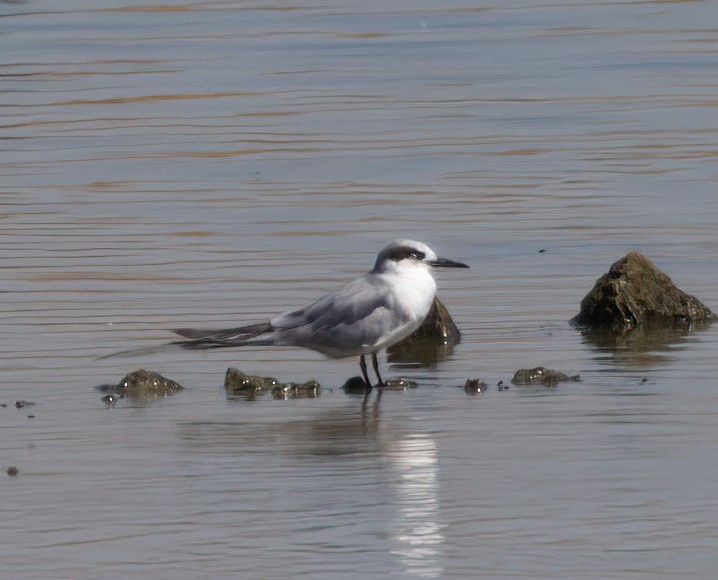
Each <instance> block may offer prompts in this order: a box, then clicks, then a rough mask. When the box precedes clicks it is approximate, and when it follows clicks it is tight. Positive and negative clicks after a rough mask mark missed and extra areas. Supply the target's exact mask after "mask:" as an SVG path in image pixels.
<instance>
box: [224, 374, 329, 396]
mask: <svg viewBox="0 0 718 580" xmlns="http://www.w3.org/2000/svg"><path fill="white" fill-rule="evenodd" d="M224 390H225V391H226V392H227V398H228V399H234V398H238V397H239V398H244V399H248V400H254V399H256V398H257V397H258V396H260V395H263V394H264V393H268V392H269V393H271V394H272V397H273V398H274V399H300V398H314V397H318V396H319V395H320V393H321V386H320V385H319V383H318V382H317V381H307V382H305V383H282V382H280V381H278V380H277V379H275V378H274V377H261V376H257V375H249V374H247V373H244V372H242V371H240V370H238V369H236V368H234V367H229V368H228V369H227V372H226V373H225V375H224Z"/></svg>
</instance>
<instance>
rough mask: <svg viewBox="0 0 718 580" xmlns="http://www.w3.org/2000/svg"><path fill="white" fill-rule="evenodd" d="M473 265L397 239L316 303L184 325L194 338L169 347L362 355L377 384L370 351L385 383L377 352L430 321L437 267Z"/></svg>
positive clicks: (182, 333) (186, 333)
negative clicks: (216, 323)
mask: <svg viewBox="0 0 718 580" xmlns="http://www.w3.org/2000/svg"><path fill="white" fill-rule="evenodd" d="M468 267H469V266H467V265H466V264H462V263H461V262H455V261H453V260H448V259H446V258H441V257H439V256H437V255H436V253H435V252H434V251H433V250H432V249H431V248H430V247H429V246H427V245H426V244H424V243H422V242H416V241H413V240H403V239H402V240H394V241H393V242H390V243H389V244H387V245H386V246H385V247H384V248H383V249H382V250H381V251H380V252H379V254H378V255H377V258H376V262H375V263H374V268H373V269H372V270H370V271H369V272H367V273H366V274H364V275H363V276H360V277H359V278H356V279H355V280H352V281H351V282H349V283H347V284H345V285H344V286H342V287H340V288H337V289H336V290H334V291H333V292H330V293H329V294H326V295H325V296H322V297H321V298H319V299H318V300H315V301H314V302H311V303H309V304H307V305H305V306H303V307H301V308H298V309H296V310H289V311H287V312H285V313H283V314H280V315H279V316H276V317H275V318H272V319H271V320H269V321H266V322H260V323H256V324H250V325H247V326H240V327H236V328H228V329H224V330H202V329H195V328H179V329H176V330H174V332H175V333H176V334H179V335H180V336H182V337H184V338H185V339H187V340H181V341H175V342H172V343H169V344H168V345H166V346H169V347H174V346H179V347H181V348H184V349H192V350H195V349H196V350H206V349H215V348H230V347H240V346H251V345H254V346H268V345H274V346H299V347H304V348H309V349H312V350H315V351H318V352H320V353H322V354H324V355H326V356H328V357H331V358H344V357H351V356H358V357H359V366H360V367H361V372H362V376H363V378H364V382H365V383H366V384H367V386H371V382H370V381H369V375H368V372H367V364H366V359H365V357H366V355H371V361H372V366H373V369H374V373H375V374H376V377H377V381H378V383H377V387H382V386H383V385H384V381H383V380H382V378H381V375H380V374H379V363H378V361H377V353H378V352H379V351H380V350H382V349H385V348H388V347H390V346H392V345H394V344H396V343H397V342H400V341H401V340H403V339H404V338H406V337H408V336H409V335H410V334H412V333H413V332H414V331H415V330H416V329H417V328H419V326H421V324H422V323H423V322H424V320H425V319H426V317H427V315H428V314H429V311H430V309H431V305H432V303H433V301H434V296H435V295H436V281H435V280H434V276H433V275H432V270H433V269H434V268H468ZM149 350H152V349H149ZM130 352H138V351H130ZM122 354H126V353H122Z"/></svg>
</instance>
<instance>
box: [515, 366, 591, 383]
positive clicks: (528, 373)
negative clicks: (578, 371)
mask: <svg viewBox="0 0 718 580" xmlns="http://www.w3.org/2000/svg"><path fill="white" fill-rule="evenodd" d="M580 380H581V375H573V376H569V375H567V374H566V373H562V372H561V371H554V370H551V369H547V368H546V367H536V368H533V369H519V370H517V371H516V372H515V373H514V376H513V378H512V379H511V382H512V383H513V384H514V385H544V386H547V387H554V386H556V385H557V384H558V383H563V382H567V381H580Z"/></svg>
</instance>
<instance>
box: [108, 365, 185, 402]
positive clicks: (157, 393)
mask: <svg viewBox="0 0 718 580" xmlns="http://www.w3.org/2000/svg"><path fill="white" fill-rule="evenodd" d="M95 388H96V389H97V390H99V391H102V392H105V393H107V395H105V396H104V397H102V400H103V401H104V402H105V403H107V404H112V403H114V402H116V401H117V400H119V399H153V398H158V397H169V396H170V395H174V394H175V393H177V392H179V391H181V390H183V389H184V387H182V385H180V384H179V383H177V382H175V381H173V380H171V379H168V378H167V377H163V376H162V375H161V374H160V373H156V372H154V371H147V370H145V369H138V370H136V371H134V372H131V373H128V374H127V375H125V377H124V378H123V379H122V380H121V381H120V382H119V383H118V384H117V385H100V386H98V387H95Z"/></svg>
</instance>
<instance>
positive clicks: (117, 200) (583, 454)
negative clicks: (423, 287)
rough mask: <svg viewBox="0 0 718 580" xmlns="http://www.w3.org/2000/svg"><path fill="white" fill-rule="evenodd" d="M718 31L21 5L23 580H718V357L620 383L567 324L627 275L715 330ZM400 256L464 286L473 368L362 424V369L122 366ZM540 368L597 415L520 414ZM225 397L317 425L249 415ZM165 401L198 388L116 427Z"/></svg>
mask: <svg viewBox="0 0 718 580" xmlns="http://www.w3.org/2000/svg"><path fill="white" fill-rule="evenodd" d="M715 22H718V5H717V4H715V3H711V2H695V3H694V2H679V1H676V2H670V1H667V2H648V1H647V2H612V3H596V4H584V3H578V2H569V1H566V2H556V3H553V4H546V3H540V2H536V1H535V0H523V1H509V2H500V3H499V2H494V3H493V4H491V3H489V4H481V5H475V6H474V5H472V4H470V3H468V4H467V3H458V2H453V1H448V2H441V3H439V2H428V1H421V2H416V1H413V2H406V1H403V0H399V1H397V2H393V3H391V4H390V5H387V4H386V3H380V2H375V1H368V2H361V3H354V2H352V3H350V2H344V3H333V4H331V5H326V4H321V3H320V4H311V3H303V2H296V3H276V2H271V1H268V2H259V3H244V2H229V1H228V2H221V1H218V2H209V1H207V2H203V1H200V0H198V1H195V2H190V1H183V0H179V1H177V2H175V3H173V4H167V3H162V2H152V1H149V0H139V1H137V2H133V3H126V2H123V1H120V0H111V1H108V2H103V3H98V2H90V1H68V2H63V3H61V5H60V4H58V3H54V2H49V1H48V0H38V1H24V2H23V1H15V2H10V1H5V2H0V24H1V25H2V28H3V34H2V37H1V38H2V44H3V50H2V51H0V75H1V77H0V78H1V79H2V93H1V96H0V107H1V109H0V110H1V111H2V131H1V132H0V136H1V137H2V144H1V145H0V147H1V148H2V154H1V155H0V172H1V173H2V180H0V203H1V204H2V205H1V207H0V225H2V229H1V230H0V259H1V261H0V268H2V273H3V278H2V279H3V288H2V290H3V292H2V300H3V308H2V313H1V314H0V317H1V319H2V323H3V332H2V334H1V335H0V385H2V387H1V390H0V403H2V404H6V405H7V406H6V407H0V432H1V433H2V438H1V439H0V458H1V459H2V461H1V462H0V468H1V469H2V472H4V470H5V469H7V467H9V466H11V465H13V466H16V467H17V468H18V470H19V473H18V475H17V476H16V477H9V476H4V474H3V477H2V478H0V481H2V482H3V483H2V484H1V487H2V495H3V512H4V513H3V515H4V517H3V518H2V519H1V521H0V540H1V541H0V554H2V562H3V564H2V565H3V574H5V575H7V577H12V578H38V577H53V578H81V577H88V578H89V577H91V578H127V577H142V578H166V577H168V576H169V575H172V576H174V577H176V578H196V577H199V576H202V577H218V578H219V577H251V578H279V577H310V578H357V577H385V576H388V575H390V574H391V575H395V576H399V577H409V578H413V577H418V578H439V577H457V578H459V577H467V578H468V577H472V578H473V577H484V578H491V577H502V578H504V577H506V578H515V577H528V578H538V577H542V578H544V577H545V578H548V577H551V578H576V577H579V576H581V577H591V578H656V577H661V576H665V577H670V578H675V577H681V578H713V577H714V575H715V553H716V551H717V550H718V523H717V522H718V499H717V498H716V493H715V480H716V478H717V477H718V468H716V464H715V459H714V458H715V457H716V452H717V451H718V449H717V447H716V443H715V441H717V440H718V421H716V418H717V417H716V416H717V415H718V404H717V403H716V402H715V399H714V396H713V395H714V393H713V390H714V388H715V376H716V370H717V365H716V352H717V350H716V343H717V341H718V328H716V327H713V328H709V329H707V330H703V331H699V332H695V333H692V334H689V335H687V336H683V337H676V338H675V339H671V340H668V341H667V342H665V343H661V344H657V345H653V346H651V347H649V348H644V349H632V348H629V347H625V348H621V349H618V350H616V349H609V348H606V347H605V346H601V345H596V344H592V343H591V342H589V341H588V340H587V339H585V338H584V337H583V336H582V335H581V334H580V333H579V332H578V331H577V330H575V329H573V328H572V327H571V326H570V325H569V324H568V320H569V319H570V318H571V317H572V316H573V315H574V314H575V313H576V312H577V309H578V304H579V302H580V300H581V298H582V297H583V295H584V294H585V293H586V292H587V291H588V289H589V288H590V287H591V285H592V284H593V281H594V280H595V278H597V277H598V276H599V275H600V274H602V273H603V272H605V271H606V270H607V268H608V267H609V265H610V264H611V262H613V261H615V260H616V259H618V258H619V257H621V256H622V255H623V254H624V253H625V252H626V251H628V250H629V249H634V248H635V249H640V250H642V251H643V252H645V253H646V254H647V255H648V256H650V257H651V258H652V259H653V260H654V261H655V262H656V263H657V265H658V266H659V267H660V268H662V269H663V270H664V271H666V272H667V273H668V274H669V275H671V276H672V277H673V279H674V280H675V281H676V283H677V284H678V285H679V287H681V288H683V289H684V290H686V291H687V292H689V293H693V294H696V295H697V296H698V297H699V298H700V299H701V300H703V301H704V302H706V303H707V304H708V305H710V306H712V307H713V308H714V309H715V308H718V271H717V270H716V267H715V264H716V259H717V258H718V251H717V250H716V231H718V211H716V210H718V201H716V200H717V199H718V198H716V194H715V188H716V181H717V177H718V172H717V171H716V165H715V161H716V158H717V157H718V153H717V152H718V146H717V143H718V139H717V136H718V113H716V111H718V108H717V107H716V103H718V100H717V95H718V91H717V88H718V81H716V79H718V74H716V73H718V60H716V54H715V47H716V43H717V42H718V28H716V27H715V24H714V23H715ZM395 237H412V238H417V239H422V240H424V241H426V242H428V243H429V244H430V245H432V247H434V248H435V249H437V250H438V251H439V252H440V253H441V254H442V255H445V256H447V257H449V258H453V259H456V260H460V261H463V262H467V263H469V264H471V267H472V269H471V270H461V271H452V272H443V273H441V276H440V295H441V297H442V299H443V300H444V302H445V303H446V304H447V306H448V307H449V309H450V310H451V312H452V313H453V315H454V318H455V320H456V322H457V324H458V325H459V327H460V328H461V330H462V333H463V341H462V343H461V344H460V345H459V346H458V347H457V348H456V349H455V351H454V352H453V354H452V355H451V357H450V358H449V359H448V360H446V361H444V362H442V363H441V364H440V365H438V366H437V367H434V368H408V369H407V368H388V369H387V363H386V361H385V360H384V361H382V363H383V366H384V368H385V369H386V370H385V374H388V375H403V376H407V377H408V378H411V379H413V380H415V381H417V382H418V383H419V387H418V388H417V389H416V390H412V391H406V392H385V393H384V394H383V396H382V397H381V399H380V400H379V401H376V400H375V399H374V398H372V399H371V400H370V401H369V402H368V404H367V405H362V399H361V397H358V398H357V397H353V396H348V395H345V394H344V393H343V392H342V391H341V390H340V389H339V386H340V385H342V384H343V382H344V381H345V380H346V378H347V377H350V376H353V375H356V374H358V365H357V364H356V361H355V360H338V361H326V360H325V359H323V358H322V357H321V356H320V355H318V354H315V353H312V352H305V351H302V350H299V349H275V350H271V349H260V348H254V349H246V350H235V351H225V352H213V353H209V354H204V353H162V354H156V355H151V356H144V357H137V358H130V359H123V358H120V359H105V360H96V359H97V357H99V356H102V355H105V354H109V353H111V352H114V351H117V350H124V349H128V348H135V347H145V346H151V345H154V344H158V343H160V342H162V341H164V340H167V339H168V338H170V336H171V335H170V333H169V332H168V330H167V329H169V328H174V327H177V326H210V327H215V326H216V327H221V326H223V325H233V324H239V323H243V322H252V321H254V320H259V319H262V318H264V317H267V316H269V315H272V314H275V313H277V312H280V311H282V310H285V309H286V308H289V307H292V306H297V305H300V304H302V303H303V302H305V301H306V300H309V299H311V298H313V297H315V296H317V295H319V294H320V293H322V292H324V291H326V290H329V289H331V288H332V287H333V286H334V285H336V284H338V283H340V282H342V281H344V280H346V279H348V278H351V277H353V276H356V275H359V274H360V273H362V272H363V271H365V270H366V269H368V268H369V267H370V266H371V264H372V263H373V260H374V256H375V254H376V252H377V251H378V250H379V249H380V248H381V247H382V245H383V244H384V243H385V242H386V241H387V240H389V239H392V238H395ZM541 250H543V251H541ZM537 365H545V366H549V367H551V368H556V369H559V370H563V371H565V372H567V373H570V374H573V373H580V374H581V375H582V377H583V381H582V382H580V383H565V384H561V385H559V386H558V387H557V388H555V389H545V388H527V387H511V388H510V389H509V390H502V391H499V390H498V389H497V387H496V384H497V382H498V381H499V380H503V381H504V382H507V381H508V380H509V379H510V377H511V375H512V374H513V372H514V371H515V370H516V369H517V368H521V367H524V368H525V367H531V366H537ZM228 366H236V367H239V368H241V369H243V370H246V371H249V372H255V373H259V374H264V375H272V376H276V377H278V378H280V379H285V380H296V381H299V380H307V379H312V378H314V379H317V380H319V381H320V382H321V384H322V386H323V392H322V396H321V397H320V398H317V399H303V400H291V401H274V400H271V399H269V398H262V399H259V400H257V401H252V402H248V401H228V400H227V399H226V396H225V393H224V390H223V389H222V388H221V384H222V380H223V376H224V372H225V370H226V368H227V367H228ZM139 367H145V368H150V369H153V370H157V371H159V372H162V373H164V374H165V375H167V376H168V377H170V378H172V379H174V380H177V381H179V382H180V383H182V384H183V385H185V386H186V387H188V388H187V390H186V391H184V392H183V393H181V394H179V395H176V396H174V397H171V398H167V399H164V400H161V401H154V402H148V403H135V404H124V405H122V404H120V405H117V406H116V407H115V408H109V409H108V408H106V407H105V406H104V404H103V403H102V402H101V401H100V396H101V394H100V393H98V392H96V391H95V390H93V386H94V385H97V384H101V383H109V382H116V381H119V380H120V379H121V378H122V376H123V375H124V374H125V373H127V372H129V371H132V370H135V369H137V368H139ZM467 377H480V378H483V379H484V380H485V381H486V382H487V383H488V384H489V386H490V388H489V390H488V391H487V392H485V393H483V394H481V395H479V396H467V395H466V394H465V393H464V391H463V389H462V388H461V386H462V385H463V383H464V381H465V380H466V378H467ZM644 379H645V380H644ZM18 400H25V401H30V402H33V403H35V404H34V405H28V406H25V407H22V408H19V409H18V408H15V405H14V403H15V401H18ZM30 415H32V416H33V418H29V416H30Z"/></svg>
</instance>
